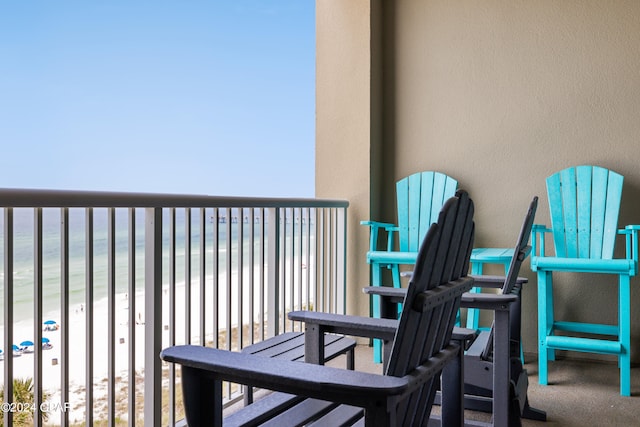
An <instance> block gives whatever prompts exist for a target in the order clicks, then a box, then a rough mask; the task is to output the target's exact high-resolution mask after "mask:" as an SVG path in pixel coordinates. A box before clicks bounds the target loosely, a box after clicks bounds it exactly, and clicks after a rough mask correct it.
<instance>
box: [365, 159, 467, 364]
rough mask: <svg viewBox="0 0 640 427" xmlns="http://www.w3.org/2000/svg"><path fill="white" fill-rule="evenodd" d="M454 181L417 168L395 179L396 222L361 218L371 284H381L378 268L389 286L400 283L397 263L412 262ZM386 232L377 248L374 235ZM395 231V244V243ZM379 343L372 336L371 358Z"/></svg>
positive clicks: (375, 313)
mask: <svg viewBox="0 0 640 427" xmlns="http://www.w3.org/2000/svg"><path fill="white" fill-rule="evenodd" d="M457 187H458V181H456V180H455V179H453V178H451V177H449V176H447V175H445V174H443V173H440V172H432V171H427V172H418V173H415V174H413V175H410V176H408V177H406V178H403V179H401V180H400V181H398V182H397V183H396V197H397V209H398V218H397V220H398V224H397V225H396V224H390V223H383V222H377V221H362V222H361V224H362V225H367V226H369V227H371V232H370V241H369V251H368V252H367V262H368V263H369V264H371V273H372V274H371V282H372V283H371V284H372V285H373V286H381V285H382V269H384V268H389V269H391V273H392V274H391V276H392V278H393V286H394V287H396V288H399V287H400V284H401V281H400V265H413V264H414V263H415V262H416V256H417V254H418V249H419V248H420V243H421V242H422V240H423V239H424V236H425V235H426V234H427V231H428V230H429V227H430V226H431V224H433V223H434V222H436V221H437V220H438V214H439V213H440V210H441V209H442V206H443V205H444V203H445V202H446V201H447V199H449V198H450V197H453V196H454V195H455V193H456V189H457ZM381 231H382V232H386V237H387V241H386V246H385V248H384V249H382V250H379V249H378V238H379V237H380V234H381ZM396 235H397V239H398V241H397V243H398V247H397V249H396V247H395V237H396ZM372 314H373V316H374V317H380V315H381V313H380V301H379V300H378V298H373V313H372ZM381 355H382V345H381V343H380V341H379V340H374V359H375V360H376V362H378V363H379V362H380V361H381Z"/></svg>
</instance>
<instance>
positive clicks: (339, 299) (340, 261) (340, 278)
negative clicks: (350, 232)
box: [336, 208, 347, 314]
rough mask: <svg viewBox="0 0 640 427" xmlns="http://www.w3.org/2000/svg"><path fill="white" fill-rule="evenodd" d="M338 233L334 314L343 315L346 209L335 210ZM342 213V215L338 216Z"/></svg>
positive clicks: (344, 302)
mask: <svg viewBox="0 0 640 427" xmlns="http://www.w3.org/2000/svg"><path fill="white" fill-rule="evenodd" d="M336 212H338V215H337V220H338V225H337V227H338V232H337V233H336V234H337V238H338V239H337V242H336V252H337V256H336V262H337V265H336V271H337V282H336V303H337V306H336V312H337V313H341V314H345V313H346V311H347V298H346V295H347V208H341V209H340V208H337V209H336ZM340 212H342V215H340Z"/></svg>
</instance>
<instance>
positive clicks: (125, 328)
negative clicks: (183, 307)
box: [0, 294, 166, 421]
mask: <svg viewBox="0 0 640 427" xmlns="http://www.w3.org/2000/svg"><path fill="white" fill-rule="evenodd" d="M136 304H137V306H138V307H140V308H141V309H139V310H138V309H136V313H137V314H136V319H139V323H137V324H136V325H134V327H135V328H136V346H135V347H136V363H135V364H134V366H135V369H136V371H137V372H138V373H139V374H141V371H142V370H143V368H144V310H143V307H144V302H143V300H142V297H141V296H138V298H137V300H136ZM128 316H129V299H128V295H127V294H119V295H116V322H115V323H116V329H115V330H116V333H115V337H116V344H115V350H116V351H115V357H116V360H115V367H116V373H117V377H121V376H125V377H124V379H123V382H124V383H125V384H126V373H127V372H128V369H129V355H128V348H129V346H128V341H129V325H128V320H129V319H128ZM93 318H94V347H93V358H92V360H93V381H92V384H93V392H94V399H95V400H96V401H99V400H101V399H102V398H104V397H105V396H106V386H107V382H106V378H107V370H108V366H107V364H108V335H107V321H108V312H107V300H106V298H105V299H101V300H98V301H95V302H94V312H93ZM43 319H44V320H48V319H50V320H54V321H56V322H60V312H59V311H57V312H56V311H54V312H49V313H46V314H45V315H44V316H43ZM67 329H68V333H69V343H70V344H69V353H70V356H69V359H70V360H69V383H70V393H69V402H66V403H67V404H68V405H69V407H70V408H71V413H70V414H71V415H72V416H71V418H72V419H74V420H76V421H81V420H83V419H84V410H85V408H84V406H85V389H86V354H87V350H86V349H87V346H86V307H85V306H84V304H76V305H74V306H72V307H70V310H69V324H68V325H67ZM13 334H14V342H15V344H16V345H18V346H19V345H20V343H21V342H23V341H25V340H28V341H35V340H34V327H33V321H20V322H16V323H15V324H14V330H13ZM0 335H3V333H2V334H0ZM42 336H43V337H45V338H47V339H48V340H49V344H51V346H52V347H51V348H50V349H43V351H42V361H43V362H42V381H43V390H44V391H45V392H46V393H47V394H48V395H49V402H50V403H51V404H52V406H53V407H54V408H59V407H60V406H59V404H64V403H65V402H61V396H60V382H61V369H60V368H61V366H60V361H61V355H60V350H61V339H62V338H61V336H62V329H61V328H59V329H57V330H55V331H46V330H43V333H42ZM2 338H3V337H1V336H0V339H2ZM164 339H166V338H163V340H164ZM3 350H4V349H3ZM10 354H11V352H10V351H9V352H7V351H6V350H5V351H4V356H5V358H6V357H11V356H10ZM1 364H2V363H0V365H1ZM33 373H34V354H33V353H22V354H21V355H19V356H14V357H13V377H14V378H27V377H33V376H34V375H33ZM55 417H56V415H53V414H52V418H55Z"/></svg>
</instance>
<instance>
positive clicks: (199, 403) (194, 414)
mask: <svg viewBox="0 0 640 427" xmlns="http://www.w3.org/2000/svg"><path fill="white" fill-rule="evenodd" d="M182 393H183V398H184V409H185V417H186V419H187V423H188V424H189V426H190V427H191V426H192V427H198V426H209V425H216V426H221V425H222V381H220V380H217V379H214V378H212V376H211V375H209V374H208V373H207V372H205V371H202V370H201V369H196V368H190V367H187V366H182Z"/></svg>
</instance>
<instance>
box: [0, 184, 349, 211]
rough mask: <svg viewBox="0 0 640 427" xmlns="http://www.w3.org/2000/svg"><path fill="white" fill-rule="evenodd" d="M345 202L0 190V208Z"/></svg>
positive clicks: (339, 205) (264, 205)
mask: <svg viewBox="0 0 640 427" xmlns="http://www.w3.org/2000/svg"><path fill="white" fill-rule="evenodd" d="M348 206H349V202H348V201H346V200H331V199H312V198H277V197H226V196H207V195H188V194H162V193H127V192H108V191H70V190H69V191H67V190H36V189H17V188H0V207H11V208H86V207H96V208H165V207H180V208H191V207H210V208H226V207H231V208H278V207H288V208H289V207H312V208H335V207H337V208H346V207H348Z"/></svg>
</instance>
